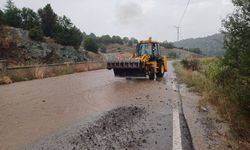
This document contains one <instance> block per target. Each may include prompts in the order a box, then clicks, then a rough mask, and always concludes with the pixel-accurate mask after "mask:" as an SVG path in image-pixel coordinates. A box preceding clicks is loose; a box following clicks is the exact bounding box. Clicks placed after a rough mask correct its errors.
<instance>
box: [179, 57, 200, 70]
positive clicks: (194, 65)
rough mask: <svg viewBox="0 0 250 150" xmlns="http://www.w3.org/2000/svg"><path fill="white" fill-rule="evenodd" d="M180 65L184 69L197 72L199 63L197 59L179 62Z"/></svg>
mask: <svg viewBox="0 0 250 150" xmlns="http://www.w3.org/2000/svg"><path fill="white" fill-rule="evenodd" d="M181 64H182V65H183V67H184V68H186V69H192V70H193V71H196V70H199V63H198V60H197V59H190V60H187V59H183V60H182V61H181Z"/></svg>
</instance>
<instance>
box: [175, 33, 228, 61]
mask: <svg viewBox="0 0 250 150" xmlns="http://www.w3.org/2000/svg"><path fill="white" fill-rule="evenodd" d="M223 37H224V36H223V34H214V35H211V36H207V37H202V38H190V39H185V40H181V41H178V42H174V45H175V46H176V47H183V48H200V50H201V51H202V54H204V55H207V56H220V55H223V54H224V52H225V50H224V49H223Z"/></svg>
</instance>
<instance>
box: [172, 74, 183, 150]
mask: <svg viewBox="0 0 250 150" xmlns="http://www.w3.org/2000/svg"><path fill="white" fill-rule="evenodd" d="M175 82H176V77H174V80H173V81H172V87H173V90H174V91H177V87H176V84H175ZM176 97H178V96H177V95H176ZM181 141H182V140H181V128H180V116H179V105H178V99H177V98H176V99H174V102H173V150H182V142H181Z"/></svg>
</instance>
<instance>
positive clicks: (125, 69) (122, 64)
mask: <svg viewBox="0 0 250 150" xmlns="http://www.w3.org/2000/svg"><path fill="white" fill-rule="evenodd" d="M107 68H108V69H113V70H114V74H115V76H117V77H145V76H146V74H145V69H144V68H143V67H142V65H141V62H140V61H139V60H121V61H109V62H108V63H107Z"/></svg>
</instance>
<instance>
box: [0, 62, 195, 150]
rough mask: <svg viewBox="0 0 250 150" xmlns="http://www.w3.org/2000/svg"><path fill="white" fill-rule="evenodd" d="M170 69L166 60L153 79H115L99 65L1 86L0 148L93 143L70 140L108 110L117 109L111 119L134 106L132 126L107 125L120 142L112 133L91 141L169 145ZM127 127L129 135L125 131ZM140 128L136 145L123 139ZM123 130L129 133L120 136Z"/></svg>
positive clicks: (144, 146)
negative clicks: (165, 67) (163, 70)
mask: <svg viewBox="0 0 250 150" xmlns="http://www.w3.org/2000/svg"><path fill="white" fill-rule="evenodd" d="M172 72H173V70H172V65H171V63H169V72H168V74H167V75H166V76H165V77H164V78H162V79H159V80H155V81H150V80H147V79H132V80H126V79H122V78H114V75H113V72H112V71H109V70H98V71H90V72H84V73H75V74H72V75H65V76H59V77H52V78H47V79H43V80H33V81H26V82H19V83H14V84H11V85H4V86H0V114H1V116H0V147H1V149H5V150H12V149H25V147H27V149H56V148H58V149H63V147H64V149H77V148H78V149H85V148H86V147H88V148H91V147H90V145H87V146H86V145H84V144H83V143H84V141H82V143H79V142H81V141H79V142H78V143H77V144H78V145H74V144H75V143H73V145H72V139H75V140H76V139H78V138H77V137H79V136H80V135H81V136H83V135H85V132H84V134H83V133H80V131H83V130H84V131H85V130H86V131H89V130H90V128H91V129H92V127H91V126H97V127H99V126H100V122H101V121H100V120H102V122H105V121H106V122H107V119H108V118H109V117H107V116H109V115H110V114H112V113H113V114H118V115H116V116H117V117H118V118H114V120H119V119H121V118H119V116H121V117H122V116H123V115H124V116H123V117H124V119H125V118H126V117H128V116H127V115H126V114H125V113H124V114H123V112H126V110H130V109H131V108H132V109H134V107H135V108H136V109H139V110H143V111H140V112H143V113H140V115H138V117H136V116H137V115H136V114H135V118H134V119H133V117H131V118H128V120H130V119H131V120H132V124H134V125H133V126H128V125H126V123H124V124H125V125H124V126H123V127H121V129H119V130H118V129H117V130H114V131H113V130H111V129H113V127H109V126H107V128H110V132H112V136H111V137H113V136H115V137H117V138H116V139H119V140H118V141H122V142H118V143H117V142H115V141H114V140H112V138H111V137H110V138H111V139H109V140H108V141H109V143H107V140H104V141H103V139H102V138H101V139H99V138H98V139H96V140H95V142H97V143H102V145H98V144H97V146H100V147H99V149H103V148H106V149H111V148H112V147H108V146H110V145H116V146H115V147H114V148H120V149H123V148H124V149H125V148H128V149H172V146H173V145H174V144H173V139H172V135H173V132H175V129H176V127H174V128H173V122H172V120H173V115H172V112H173V107H174V104H176V103H178V101H179V97H178V93H177V92H176V89H175V86H174V85H173V84H174V76H173V73H172ZM119 108H124V110H123V109H119ZM177 109H178V108H177ZM117 110H122V111H117ZM136 112H137V111H136ZM119 114H121V115H119ZM128 115H129V114H128ZM130 115H131V114H130ZM142 116H143V117H142ZM103 118H106V120H105V119H103ZM124 119H123V120H124ZM125 120H126V119H125ZM137 121H138V123H137ZM98 122H99V123H98ZM108 122H109V121H108ZM119 122H120V121H119ZM128 128H129V131H131V132H129V133H130V134H128V132H127V130H128ZM178 128H179V127H177V129H178ZM105 129H106V126H105ZM140 129H145V130H143V133H144V132H145V133H146V132H148V134H143V135H141V136H137V135H135V138H141V139H140V140H139V141H138V142H139V144H138V143H137V145H135V144H132V145H131V144H127V142H131V140H132V141H135V139H134V138H132V139H131V140H130V141H127V140H126V138H128V140H129V137H131V134H133V135H134V133H133V131H134V132H137V131H138V132H139V131H140ZM149 130H153V131H150V132H149ZM125 131H126V132H125ZM104 133H105V135H106V134H107V133H106V130H105V132H104V131H102V132H101V131H99V130H98V132H97V131H95V130H94V129H93V134H94V135H95V136H98V137H100V136H101V135H104ZM116 133H117V134H120V135H116ZM125 133H126V134H128V136H127V137H126V136H125V137H123V136H122V137H121V135H125ZM110 135H111V134H110ZM68 137H72V138H70V139H69V138H68ZM177 140H178V138H177ZM180 140H181V139H180ZM70 141H71V142H70ZM183 141H187V140H183ZM112 142H114V143H116V144H112ZM56 143H57V144H56ZM58 143H64V144H65V145H62V144H59V145H58ZM110 143H111V144H110ZM124 143H125V144H124ZM92 144H96V143H92ZM107 144H108V145H107ZM182 144H183V143H182ZM184 144H185V143H184ZM79 145H80V146H82V147H79ZM124 145H125V146H124ZM138 145H139V147H137V146H138ZM186 145H187V146H182V147H188V148H190V147H192V146H188V145H190V143H189V141H187V143H186ZM43 146H44V147H43ZM60 146H63V147H60ZM92 146H96V145H92ZM129 146H132V147H129ZM92 148H93V147H92ZM93 149H98V147H94V148H93Z"/></svg>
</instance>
